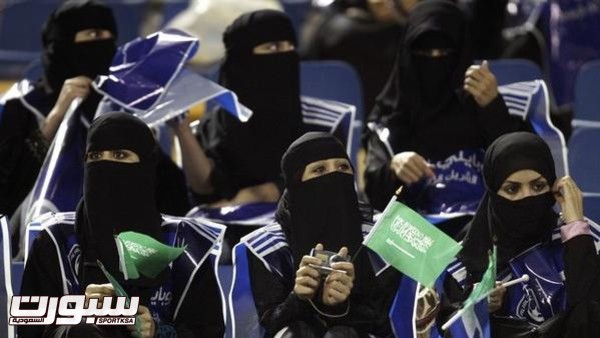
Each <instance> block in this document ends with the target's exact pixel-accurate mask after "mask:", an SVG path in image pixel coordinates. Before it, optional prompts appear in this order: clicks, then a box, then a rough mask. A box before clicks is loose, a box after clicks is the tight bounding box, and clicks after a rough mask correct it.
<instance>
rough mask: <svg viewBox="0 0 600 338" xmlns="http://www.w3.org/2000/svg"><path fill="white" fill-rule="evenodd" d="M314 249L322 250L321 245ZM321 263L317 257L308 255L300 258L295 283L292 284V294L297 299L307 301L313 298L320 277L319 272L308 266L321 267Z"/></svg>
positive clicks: (317, 288)
mask: <svg viewBox="0 0 600 338" xmlns="http://www.w3.org/2000/svg"><path fill="white" fill-rule="evenodd" d="M315 249H316V250H323V244H317V246H316V247H315ZM322 263H323V262H321V260H320V259H318V258H317V257H313V256H308V255H307V256H304V257H302V261H301V262H300V268H299V269H298V271H296V281H295V284H294V293H295V294H296V296H298V298H300V299H303V300H307V299H312V298H313V297H314V296H315V294H316V293H317V290H319V284H320V282H321V277H320V275H319V271H317V269H315V268H313V267H311V266H310V264H313V265H321V264H322Z"/></svg>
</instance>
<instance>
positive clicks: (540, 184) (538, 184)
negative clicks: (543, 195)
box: [531, 180, 548, 192]
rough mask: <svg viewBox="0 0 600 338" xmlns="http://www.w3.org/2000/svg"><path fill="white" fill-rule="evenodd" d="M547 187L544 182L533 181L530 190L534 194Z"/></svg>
mask: <svg viewBox="0 0 600 338" xmlns="http://www.w3.org/2000/svg"><path fill="white" fill-rule="evenodd" d="M547 186H548V182H546V181H544V180H539V181H535V182H533V183H532V184H531V189H532V190H533V191H535V192H540V191H542V190H544V189H546V187H547Z"/></svg>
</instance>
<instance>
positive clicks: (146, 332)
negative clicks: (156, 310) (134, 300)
mask: <svg viewBox="0 0 600 338" xmlns="http://www.w3.org/2000/svg"><path fill="white" fill-rule="evenodd" d="M136 320H139V321H140V322H141V323H140V333H141V335H138V334H137V332H136V331H135V325H128V326H127V329H128V330H129V332H130V333H131V336H132V337H136V338H154V334H155V331H156V323H154V319H152V314H151V313H150V310H149V309H148V308H147V307H145V306H143V305H140V306H139V308H138V312H137V315H136Z"/></svg>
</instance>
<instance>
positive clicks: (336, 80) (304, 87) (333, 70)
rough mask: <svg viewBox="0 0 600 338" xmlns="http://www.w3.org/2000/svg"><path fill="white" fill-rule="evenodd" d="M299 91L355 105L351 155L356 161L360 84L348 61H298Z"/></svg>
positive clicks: (358, 143)
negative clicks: (299, 62)
mask: <svg viewBox="0 0 600 338" xmlns="http://www.w3.org/2000/svg"><path fill="white" fill-rule="evenodd" d="M300 92H301V93H302V95H306V96H312V97H317V98H321V99H326V100H334V101H338V102H343V103H347V104H351V105H353V106H355V107H356V113H355V114H354V117H353V121H352V135H351V137H350V139H351V142H352V143H351V152H350V154H351V159H352V161H353V162H354V163H356V153H357V152H358V149H359V147H360V135H361V129H362V121H363V116H364V107H363V100H362V85H361V82H360V78H359V76H358V73H356V71H355V70H354V68H352V66H351V65H349V64H347V63H345V62H341V61H308V62H302V63H301V64H300Z"/></svg>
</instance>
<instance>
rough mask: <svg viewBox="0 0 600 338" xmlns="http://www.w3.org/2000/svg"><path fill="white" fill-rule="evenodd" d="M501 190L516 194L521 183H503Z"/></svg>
mask: <svg viewBox="0 0 600 338" xmlns="http://www.w3.org/2000/svg"><path fill="white" fill-rule="evenodd" d="M502 190H503V191H504V192H505V193H507V194H509V195H516V194H518V193H519V190H521V184H520V183H508V184H505V185H504V187H502Z"/></svg>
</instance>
